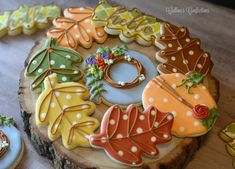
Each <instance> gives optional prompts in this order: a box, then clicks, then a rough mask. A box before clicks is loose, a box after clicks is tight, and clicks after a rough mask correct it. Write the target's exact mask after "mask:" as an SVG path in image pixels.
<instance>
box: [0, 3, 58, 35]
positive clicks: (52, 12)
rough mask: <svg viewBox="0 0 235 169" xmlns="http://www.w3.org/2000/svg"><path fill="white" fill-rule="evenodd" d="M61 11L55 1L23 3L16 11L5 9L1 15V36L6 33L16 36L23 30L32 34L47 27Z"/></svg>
mask: <svg viewBox="0 0 235 169" xmlns="http://www.w3.org/2000/svg"><path fill="white" fill-rule="evenodd" d="M60 12H61V9H60V8H59V7H58V6H56V5H55V4H54V3H51V4H49V5H47V6H42V5H35V6H32V7H28V6H27V5H21V6H19V8H18V9H16V10H15V11H5V12H4V13H3V14H1V15H0V37H3V36H4V35H6V34H8V35H11V36H14V35H18V34H20V33H21V32H23V33H24V34H29V35H30V34H32V33H34V32H35V31H36V30H37V29H43V28H45V27H47V26H48V25H49V24H50V23H51V21H52V20H53V18H55V17H58V16H59V15H60Z"/></svg>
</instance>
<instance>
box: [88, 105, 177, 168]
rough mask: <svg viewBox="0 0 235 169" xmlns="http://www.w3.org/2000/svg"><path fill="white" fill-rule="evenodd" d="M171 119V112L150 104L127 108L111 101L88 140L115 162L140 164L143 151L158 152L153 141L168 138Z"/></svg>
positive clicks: (154, 153) (155, 153)
mask: <svg viewBox="0 0 235 169" xmlns="http://www.w3.org/2000/svg"><path fill="white" fill-rule="evenodd" d="M172 123H173V115H172V114H171V113H162V112H160V111H158V110H157V109H156V108H155V107H153V106H149V107H148V108H147V109H146V110H145V111H144V112H141V111H140V110H139V109H138V107H137V106H134V105H130V106H128V108H127V110H126V111H123V110H122V109H121V108H120V107H119V106H117V105H114V106H112V107H110V108H109V109H108V110H107V112H106V113H105V115H104V117H103V120H102V124H101V131H100V133H99V134H93V135H91V136H90V143H91V146H92V147H98V148H103V149H104V150H105V152H106V153H107V154H108V156H109V157H110V158H111V159H113V160H115V161H117V162H120V163H122V164H126V165H130V166H140V165H142V158H141V154H142V153H145V154H147V155H157V154H158V153H159V151H158V149H157V147H156V145H157V144H162V143H166V142H169V141H170V140H171V138H172V135H171V127H172Z"/></svg>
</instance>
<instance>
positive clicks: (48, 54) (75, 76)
mask: <svg viewBox="0 0 235 169" xmlns="http://www.w3.org/2000/svg"><path fill="white" fill-rule="evenodd" d="M56 42H57V41H56V39H47V40H46V42H45V44H44V46H43V47H42V48H41V49H39V50H38V51H37V52H36V53H34V54H33V56H32V58H31V59H30V61H29V64H28V66H27V68H26V76H35V79H34V81H33V82H32V84H31V88H32V90H35V89H38V88H43V80H44V79H45V78H46V77H47V76H48V75H50V74H52V73H56V74H57V75H58V80H59V81H60V82H69V81H78V80H79V79H80V78H81V77H82V75H83V74H82V72H81V70H80V69H79V68H78V65H79V64H80V63H82V61H83V58H82V57H81V56H80V54H79V53H78V52H76V51H74V50H72V49H69V48H65V47H61V46H57V44H56Z"/></svg>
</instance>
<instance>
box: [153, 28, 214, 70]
mask: <svg viewBox="0 0 235 169" xmlns="http://www.w3.org/2000/svg"><path fill="white" fill-rule="evenodd" d="M156 44H158V46H159V47H160V48H162V50H160V51H159V52H157V54H156V59H157V60H158V61H160V62H162V64H159V66H158V71H159V72H160V73H162V74H167V73H176V72H177V73H182V74H186V73H187V72H189V71H195V72H198V73H201V74H208V73H210V71H211V69H212V67H213V63H212V61H211V58H210V54H209V53H207V52H205V51H204V50H203V49H201V42H200V40H199V39H197V38H191V37H190V36H189V32H188V29H187V28H186V27H177V26H175V25H172V24H169V23H164V24H163V25H162V31H161V36H160V37H159V39H158V40H157V42H156Z"/></svg>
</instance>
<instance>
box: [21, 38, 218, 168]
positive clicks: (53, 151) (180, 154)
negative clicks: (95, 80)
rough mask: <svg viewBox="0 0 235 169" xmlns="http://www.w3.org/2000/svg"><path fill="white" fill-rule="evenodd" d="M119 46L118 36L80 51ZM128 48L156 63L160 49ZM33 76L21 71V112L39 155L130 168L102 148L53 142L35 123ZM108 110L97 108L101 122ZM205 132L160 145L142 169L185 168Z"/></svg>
mask: <svg viewBox="0 0 235 169" xmlns="http://www.w3.org/2000/svg"><path fill="white" fill-rule="evenodd" d="M44 41H45V38H43V39H41V40H40V41H38V42H36V44H35V46H34V47H33V48H32V50H31V52H30V54H29V57H28V58H27V59H26V61H25V66H27V64H28V60H29V59H30V57H31V56H32V54H33V53H34V52H35V51H36V50H37V49H39V48H40V47H41V46H42V44H43V43H44ZM118 44H119V45H120V44H122V42H121V41H120V40H119V39H118V38H117V37H112V36H109V38H108V40H107V41H106V42H105V43H104V44H102V45H101V44H96V43H94V44H93V46H92V48H90V49H84V48H79V49H78V50H79V53H81V55H83V56H85V57H87V56H89V55H90V54H92V53H94V52H95V51H96V49H97V48H98V47H101V46H115V45H118ZM128 48H129V49H132V50H136V51H140V52H141V53H143V54H145V55H146V56H148V57H149V58H151V60H153V62H155V63H156V64H157V62H156V61H155V57H154V56H155V53H156V51H157V50H158V49H157V48H156V47H154V46H151V47H143V46H140V45H138V44H136V43H130V44H128ZM31 82H32V79H31V78H25V76H24V71H23V72H22V73H21V77H20V84H19V102H20V108H21V115H22V118H23V121H24V126H25V131H26V133H27V134H28V135H29V137H30V139H31V141H32V144H33V145H34V147H35V149H36V150H37V152H38V153H39V154H41V155H42V156H45V157H47V158H48V159H49V160H51V162H52V164H53V166H54V167H55V168H56V169H75V168H86V169H88V168H94V169H95V168H99V169H126V168H129V167H127V166H124V165H120V164H117V163H115V162H113V161H111V160H110V159H109V157H108V156H107V155H106V154H105V152H104V151H103V150H99V149H92V148H80V147H79V148H76V149H73V150H67V149H66V148H65V147H64V146H63V145H62V142H61V139H58V140H56V141H53V142H52V141H50V140H49V138H48V136H47V128H46V127H45V128H39V127H37V126H36V124H35V117H34V113H35V104H36V100H37V97H38V95H37V94H35V93H34V92H32V91H31V90H30V84H31ZM208 85H209V88H210V85H211V86H212V88H213V91H214V93H213V95H214V96H215V97H216V98H217V97H218V92H216V91H218V90H214V89H215V87H216V85H215V84H214V81H213V83H212V84H211V82H210V80H209V81H208ZM216 88H217V87H216ZM107 109H108V106H106V105H104V104H99V105H97V108H96V111H95V113H94V114H93V116H94V117H96V118H97V119H98V120H100V121H101V119H102V116H103V113H104V112H105V111H106V110H107ZM205 138H206V135H204V136H201V137H197V138H177V137H173V140H172V141H171V142H169V143H167V144H162V145H158V148H159V151H160V154H159V156H158V157H156V158H148V157H144V156H143V163H144V164H143V166H142V167H139V168H144V169H170V168H171V169H180V168H184V167H185V166H186V165H187V163H188V162H189V161H190V159H192V157H193V155H194V154H195V152H196V151H197V150H198V149H199V148H200V145H201V143H202V141H203V140H204V139H205Z"/></svg>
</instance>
